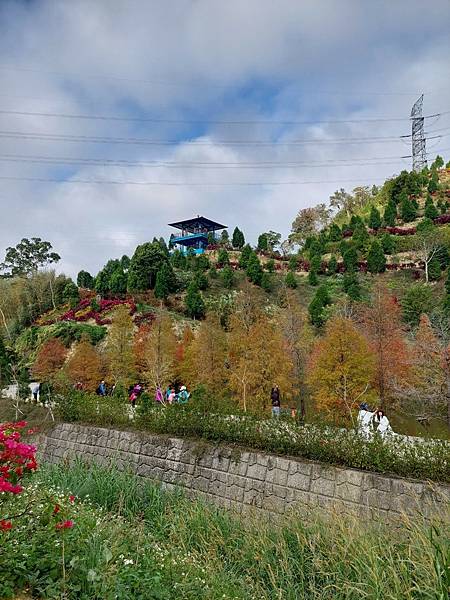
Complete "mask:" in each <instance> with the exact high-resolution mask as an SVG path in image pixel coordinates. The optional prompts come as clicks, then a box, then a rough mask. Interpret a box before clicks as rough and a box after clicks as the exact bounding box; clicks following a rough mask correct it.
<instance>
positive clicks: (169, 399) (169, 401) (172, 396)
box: [167, 388, 176, 404]
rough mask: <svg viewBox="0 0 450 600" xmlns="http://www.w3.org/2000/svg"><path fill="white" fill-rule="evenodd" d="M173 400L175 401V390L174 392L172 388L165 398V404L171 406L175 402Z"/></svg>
mask: <svg viewBox="0 0 450 600" xmlns="http://www.w3.org/2000/svg"><path fill="white" fill-rule="evenodd" d="M175 399H176V394H175V390H174V388H170V394H169V396H168V398H167V402H168V403H169V404H173V403H174V402H175Z"/></svg>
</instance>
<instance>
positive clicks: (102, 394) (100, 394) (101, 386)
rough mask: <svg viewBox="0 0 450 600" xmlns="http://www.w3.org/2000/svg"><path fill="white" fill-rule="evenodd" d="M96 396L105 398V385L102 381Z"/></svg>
mask: <svg viewBox="0 0 450 600" xmlns="http://www.w3.org/2000/svg"><path fill="white" fill-rule="evenodd" d="M97 395H98V396H106V383H105V381H104V380H103V379H102V380H101V381H100V384H99V386H98V388H97Z"/></svg>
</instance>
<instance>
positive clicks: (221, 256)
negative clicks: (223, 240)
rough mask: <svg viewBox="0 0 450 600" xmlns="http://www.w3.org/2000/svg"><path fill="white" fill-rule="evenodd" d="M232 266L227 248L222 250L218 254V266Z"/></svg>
mask: <svg viewBox="0 0 450 600" xmlns="http://www.w3.org/2000/svg"><path fill="white" fill-rule="evenodd" d="M229 264H230V257H229V256H228V252H227V251H226V249H225V248H221V249H220V250H219V252H218V254H217V266H218V267H219V268H220V267H225V266H226V265H229Z"/></svg>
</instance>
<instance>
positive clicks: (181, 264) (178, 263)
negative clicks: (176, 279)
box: [170, 249, 187, 271]
mask: <svg viewBox="0 0 450 600" xmlns="http://www.w3.org/2000/svg"><path fill="white" fill-rule="evenodd" d="M170 262H171V263H172V266H173V267H174V268H175V269H181V270H182V271H184V270H185V269H186V267H187V263H186V256H185V255H184V254H183V253H182V252H180V250H178V249H177V250H174V251H173V253H172V254H171V256H170Z"/></svg>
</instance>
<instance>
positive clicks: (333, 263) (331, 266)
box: [327, 254, 338, 275]
mask: <svg viewBox="0 0 450 600" xmlns="http://www.w3.org/2000/svg"><path fill="white" fill-rule="evenodd" d="M337 269H338V263H337V260H336V257H335V256H334V254H333V255H332V256H331V257H330V260H329V261H328V268H327V270H328V274H329V275H334V274H335V273H336V271H337Z"/></svg>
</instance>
